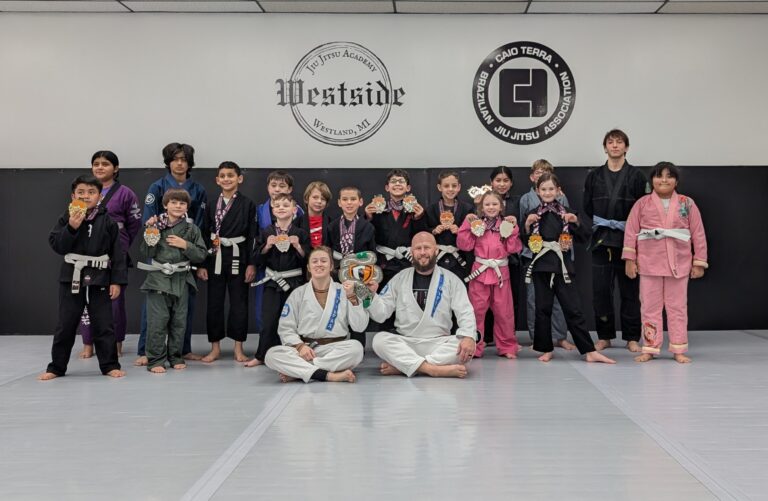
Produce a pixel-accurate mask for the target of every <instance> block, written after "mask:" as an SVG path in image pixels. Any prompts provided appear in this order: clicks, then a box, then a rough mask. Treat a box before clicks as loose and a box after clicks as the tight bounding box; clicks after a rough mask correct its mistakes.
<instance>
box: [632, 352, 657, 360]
mask: <svg viewBox="0 0 768 501" xmlns="http://www.w3.org/2000/svg"><path fill="white" fill-rule="evenodd" d="M651 360H653V355H651V354H650V353H643V354H642V355H638V356H636V357H635V362H649V361H651Z"/></svg>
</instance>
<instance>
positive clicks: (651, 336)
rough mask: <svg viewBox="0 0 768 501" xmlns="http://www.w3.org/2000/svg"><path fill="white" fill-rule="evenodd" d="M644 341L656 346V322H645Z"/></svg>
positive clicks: (648, 344) (646, 343)
mask: <svg viewBox="0 0 768 501" xmlns="http://www.w3.org/2000/svg"><path fill="white" fill-rule="evenodd" d="M643 341H644V343H645V345H646V346H656V324H654V323H651V322H644V323H643Z"/></svg>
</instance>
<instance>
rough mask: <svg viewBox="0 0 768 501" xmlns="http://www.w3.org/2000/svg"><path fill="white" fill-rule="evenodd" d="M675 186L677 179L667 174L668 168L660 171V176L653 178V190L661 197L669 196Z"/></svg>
mask: <svg viewBox="0 0 768 501" xmlns="http://www.w3.org/2000/svg"><path fill="white" fill-rule="evenodd" d="M675 188H677V179H675V178H674V177H672V176H670V175H669V169H664V170H663V171H661V176H658V177H654V178H653V191H655V192H656V194H657V195H659V196H660V197H661V198H669V197H671V196H672V193H673V192H674V191H675Z"/></svg>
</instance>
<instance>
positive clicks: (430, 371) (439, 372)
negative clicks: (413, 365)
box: [419, 362, 467, 378]
mask: <svg viewBox="0 0 768 501" xmlns="http://www.w3.org/2000/svg"><path fill="white" fill-rule="evenodd" d="M425 366H426V367H425ZM419 372H423V373H425V374H427V375H429V376H432V377H457V378H465V377H467V368H466V367H465V366H463V365H461V364H455V365H433V364H430V363H428V362H424V363H423V364H421V367H419Z"/></svg>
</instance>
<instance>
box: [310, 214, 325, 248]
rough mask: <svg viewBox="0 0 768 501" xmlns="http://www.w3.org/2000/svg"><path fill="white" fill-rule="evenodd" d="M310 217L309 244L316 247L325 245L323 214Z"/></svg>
mask: <svg viewBox="0 0 768 501" xmlns="http://www.w3.org/2000/svg"><path fill="white" fill-rule="evenodd" d="M308 217H309V245H311V246H312V248H313V249H314V248H315V247H320V246H321V245H323V216H322V215H320V216H308Z"/></svg>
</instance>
